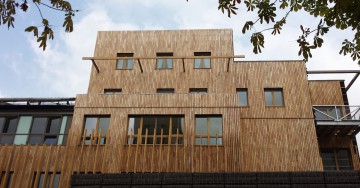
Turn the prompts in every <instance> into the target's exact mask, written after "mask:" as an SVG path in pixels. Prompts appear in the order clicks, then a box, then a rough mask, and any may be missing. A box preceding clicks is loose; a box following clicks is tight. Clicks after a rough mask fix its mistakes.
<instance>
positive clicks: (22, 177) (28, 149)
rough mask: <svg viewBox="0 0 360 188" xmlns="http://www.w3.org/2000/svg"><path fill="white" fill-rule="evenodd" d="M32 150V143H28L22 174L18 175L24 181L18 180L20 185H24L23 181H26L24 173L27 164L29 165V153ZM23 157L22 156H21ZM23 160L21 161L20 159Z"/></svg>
mask: <svg viewBox="0 0 360 188" xmlns="http://www.w3.org/2000/svg"><path fill="white" fill-rule="evenodd" d="M30 150H31V147H30V145H26V153H25V156H24V158H23V160H22V161H23V165H22V169H21V171H20V175H19V176H18V177H17V178H19V179H20V180H22V181H18V182H19V185H18V187H20V188H21V187H22V185H23V182H25V177H24V174H25V171H26V166H27V162H28V158H29V155H30ZM21 157H22V156H21ZM20 162H21V161H20Z"/></svg>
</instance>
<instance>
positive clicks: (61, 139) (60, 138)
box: [57, 135, 64, 145]
mask: <svg viewBox="0 0 360 188" xmlns="http://www.w3.org/2000/svg"><path fill="white" fill-rule="evenodd" d="M63 140H64V136H63V135H59V139H58V142H57V144H58V145H62V144H63Z"/></svg>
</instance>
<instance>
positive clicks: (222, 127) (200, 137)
mask: <svg viewBox="0 0 360 188" xmlns="http://www.w3.org/2000/svg"><path fill="white" fill-rule="evenodd" d="M213 117H217V118H219V117H220V118H221V135H220V134H219V135H215V136H214V135H211V134H210V120H209V119H210V118H213ZM197 118H206V129H207V134H206V135H199V134H196V126H197V125H196V120H197ZM194 125H195V126H194V128H195V129H194V141H195V143H194V145H195V146H224V119H223V115H222V114H196V115H195V123H194ZM203 138H206V139H207V141H206V143H207V144H196V139H203ZM214 138H215V139H221V144H218V140H216V144H211V139H214Z"/></svg>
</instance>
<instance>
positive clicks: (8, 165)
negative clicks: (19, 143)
mask: <svg viewBox="0 0 360 188" xmlns="http://www.w3.org/2000/svg"><path fill="white" fill-rule="evenodd" d="M15 148H16V145H12V147H11V153H10V157H9V158H8V162H7V164H6V169H5V171H6V172H5V177H4V182H3V184H2V187H3V188H5V186H6V185H7V183H8V179H9V175H10V169H11V164H12V161H13V158H14V154H15Z"/></svg>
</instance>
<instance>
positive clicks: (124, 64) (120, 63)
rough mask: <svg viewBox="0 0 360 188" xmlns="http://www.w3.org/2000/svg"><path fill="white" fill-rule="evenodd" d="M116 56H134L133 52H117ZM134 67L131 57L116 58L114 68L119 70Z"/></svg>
mask: <svg viewBox="0 0 360 188" xmlns="http://www.w3.org/2000/svg"><path fill="white" fill-rule="evenodd" d="M117 57H125V58H126V57H134V53H118V54H117ZM133 67H134V60H133V59H118V60H117V65H116V69H119V70H132V69H133Z"/></svg>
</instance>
